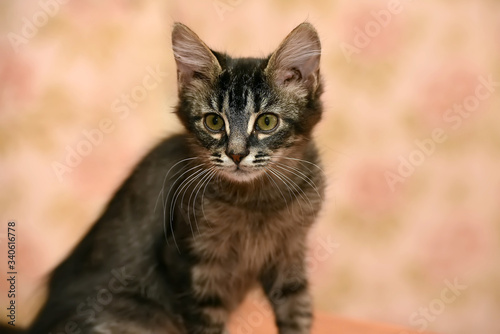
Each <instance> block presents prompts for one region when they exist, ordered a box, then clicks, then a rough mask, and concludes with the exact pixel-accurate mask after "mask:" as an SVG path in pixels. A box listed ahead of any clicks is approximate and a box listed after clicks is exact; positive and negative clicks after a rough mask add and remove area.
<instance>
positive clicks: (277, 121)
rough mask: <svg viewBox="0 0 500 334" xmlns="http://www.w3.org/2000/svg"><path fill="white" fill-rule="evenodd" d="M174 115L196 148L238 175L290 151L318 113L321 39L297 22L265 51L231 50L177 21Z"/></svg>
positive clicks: (257, 171)
mask: <svg viewBox="0 0 500 334" xmlns="http://www.w3.org/2000/svg"><path fill="white" fill-rule="evenodd" d="M172 47H173V51H174V56H175V61H176V63H177V80H178V89H179V105H178V107H177V111H176V112H177V115H178V116H179V118H180V120H181V122H182V123H183V124H184V126H185V127H186V129H187V130H188V132H189V133H190V134H192V136H193V138H194V140H193V142H194V146H195V148H196V151H197V154H198V155H199V156H200V157H201V158H202V159H203V160H204V161H205V162H206V163H207V164H208V166H210V167H213V168H216V169H218V170H220V172H221V173H220V174H222V175H224V176H225V177H227V178H229V179H233V180H236V181H241V182H245V181H248V180H251V179H253V178H255V177H258V176H260V175H262V174H263V173H264V172H265V170H266V167H268V166H269V164H272V163H274V162H278V161H280V160H282V159H285V158H283V157H289V156H291V155H293V153H294V151H297V150H298V149H299V148H300V147H301V145H302V144H303V143H305V142H306V141H308V140H309V139H310V136H311V131H312V129H313V127H314V125H315V124H316V123H317V122H318V121H319V120H320V118H321V111H322V110H321V103H320V99H319V97H320V95H321V91H322V90H321V82H320V74H319V62H320V55H321V44H320V41H319V37H318V34H317V32H316V30H315V29H314V27H313V26H312V25H311V24H309V23H302V24H300V25H299V26H298V27H297V28H295V29H294V30H293V31H292V32H291V33H290V34H289V35H288V36H287V37H286V38H285V39H284V40H283V42H282V43H281V44H280V46H279V47H278V48H277V49H276V51H275V52H274V53H272V54H271V55H270V56H268V57H267V58H262V59H260V58H231V57H229V56H228V55H226V54H223V53H219V52H216V51H213V50H211V49H210V48H208V47H207V45H206V44H205V43H203V41H201V39H200V38H199V37H198V36H197V35H196V34H195V33H194V32H193V31H191V30H190V29H189V28H188V27H186V26H184V25H182V24H180V23H176V24H175V26H174V29H173V32H172Z"/></svg>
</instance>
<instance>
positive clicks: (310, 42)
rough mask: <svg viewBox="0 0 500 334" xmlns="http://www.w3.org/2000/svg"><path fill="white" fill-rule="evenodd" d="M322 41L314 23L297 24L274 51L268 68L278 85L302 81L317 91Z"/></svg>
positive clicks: (308, 88) (284, 85) (296, 83)
mask: <svg viewBox="0 0 500 334" xmlns="http://www.w3.org/2000/svg"><path fill="white" fill-rule="evenodd" d="M320 57H321V42H320V40H319V36H318V33H317V32H316V29H314V27H313V26H312V24H310V23H307V22H304V23H302V24H300V25H299V26H297V27H296V28H295V29H294V30H292V32H291V33H290V34H289V35H288V36H287V37H286V38H285V39H284V40H283V42H281V44H280V46H279V47H278V49H277V50H276V51H275V52H274V53H273V54H272V55H271V58H270V59H269V63H268V65H267V68H266V73H268V75H270V76H271V77H272V79H273V81H274V82H275V84H276V85H278V87H288V86H290V85H300V86H303V87H305V88H307V90H308V91H310V92H312V93H314V92H315V91H316V89H317V88H318V85H319V61H320Z"/></svg>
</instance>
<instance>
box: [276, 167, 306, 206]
mask: <svg viewBox="0 0 500 334" xmlns="http://www.w3.org/2000/svg"><path fill="white" fill-rule="evenodd" d="M269 171H270V172H271V173H273V175H274V176H276V177H277V178H278V179H279V180H280V181H281V182H282V183H283V184H284V185H285V187H286V188H287V190H288V192H289V193H290V197H292V195H293V197H295V200H296V201H297V203H299V205H300V211H301V212H302V213H304V209H303V208H302V203H300V202H299V199H298V197H297V194H296V193H295V191H294V190H293V189H292V188H291V187H290V186H289V185H288V183H287V182H285V180H284V179H283V178H282V177H280V176H279V175H278V174H277V172H278V171H277V170H275V169H274V168H271V167H269Z"/></svg>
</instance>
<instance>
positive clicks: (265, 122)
mask: <svg viewBox="0 0 500 334" xmlns="http://www.w3.org/2000/svg"><path fill="white" fill-rule="evenodd" d="M277 126H278V117H276V116H275V115H273V114H264V115H261V116H260V117H259V118H257V122H256V124H255V128H256V129H257V130H258V131H263V132H270V131H272V130H274V129H275V128H276V127H277Z"/></svg>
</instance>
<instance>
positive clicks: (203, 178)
mask: <svg viewBox="0 0 500 334" xmlns="http://www.w3.org/2000/svg"><path fill="white" fill-rule="evenodd" d="M213 168H214V167H211V168H210V169H208V170H207V171H206V173H204V175H203V177H202V178H201V179H200V180H199V181H198V183H197V184H196V186H195V187H194V189H193V190H192V191H191V195H189V199H188V207H187V212H188V219H189V224H191V216H190V215H189V205H190V203H191V198H192V197H193V194H194V193H195V192H196V195H195V196H194V199H193V217H194V222H195V226H196V229H197V230H198V233H200V228H199V227H198V219H197V218H196V210H195V206H196V197H198V193H199V192H200V190H201V187H203V184H204V182H205V180H207V179H208V178H209V177H210V175H211V173H212V170H213ZM196 188H198V190H196Z"/></svg>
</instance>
